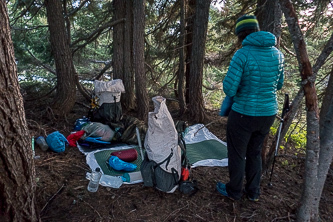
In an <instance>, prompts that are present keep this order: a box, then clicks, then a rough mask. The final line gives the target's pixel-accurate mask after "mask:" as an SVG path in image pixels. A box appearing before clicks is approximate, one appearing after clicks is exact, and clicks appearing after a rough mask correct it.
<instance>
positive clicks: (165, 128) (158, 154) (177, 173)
mask: <svg viewBox="0 0 333 222" xmlns="http://www.w3.org/2000/svg"><path fill="white" fill-rule="evenodd" d="M152 100H153V102H154V107H155V109H154V112H149V114H148V129H147V133H146V137H145V142H144V147H145V149H146V155H145V159H144V160H143V162H142V164H141V167H140V170H141V175H142V178H143V182H144V186H148V187H155V188H156V189H158V190H160V191H163V192H167V193H173V192H174V191H175V190H176V189H177V188H178V184H179V181H180V177H181V148H180V146H179V145H178V132H177V130H176V128H175V125H174V122H173V119H172V117H171V115H170V113H169V111H168V109H167V106H166V99H165V98H163V97H162V96H156V97H154V98H153V99H152Z"/></svg>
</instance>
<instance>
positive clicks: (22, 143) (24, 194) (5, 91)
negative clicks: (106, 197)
mask: <svg viewBox="0 0 333 222" xmlns="http://www.w3.org/2000/svg"><path fill="white" fill-rule="evenodd" d="M0 29H1V30H0V73H1V74H0V138H1V139H0V221H38V220H39V215H38V213H37V210H36V201H35V188H36V186H35V181H36V176H35V170H34V169H35V167H34V162H33V157H32V149H31V136H30V135H29V130H28V127H27V123H26V119H25V111H24V107H23V99H22V96H21V93H20V90H19V89H20V86H19V83H18V77H17V69H16V63H15V56H14V48H13V43H12V39H11V35H10V27H9V21H8V14H7V8H6V3H5V1H0Z"/></svg>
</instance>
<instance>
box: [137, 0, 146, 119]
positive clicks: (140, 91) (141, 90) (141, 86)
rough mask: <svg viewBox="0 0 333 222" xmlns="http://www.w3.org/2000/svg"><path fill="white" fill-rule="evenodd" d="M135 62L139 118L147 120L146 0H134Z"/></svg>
mask: <svg viewBox="0 0 333 222" xmlns="http://www.w3.org/2000/svg"><path fill="white" fill-rule="evenodd" d="M133 11H134V13H133V19H134V21H135V22H134V24H133V64H134V67H135V90H136V104H137V112H138V118H139V119H141V120H143V121H147V118H148V108H149V107H148V104H149V103H148V93H147V89H146V85H147V80H146V72H145V66H144V65H145V56H144V50H145V45H144V43H145V39H144V34H145V0H135V1H133Z"/></svg>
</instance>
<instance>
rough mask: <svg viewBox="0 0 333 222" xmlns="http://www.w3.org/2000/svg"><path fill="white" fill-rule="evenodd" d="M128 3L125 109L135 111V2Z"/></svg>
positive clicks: (125, 50)
mask: <svg viewBox="0 0 333 222" xmlns="http://www.w3.org/2000/svg"><path fill="white" fill-rule="evenodd" d="M125 2H126V15H125V17H126V21H125V36H124V42H123V44H124V86H125V90H126V93H125V95H124V99H123V105H124V107H125V109H127V110H132V109H135V93H134V71H133V1H132V0H128V1H125Z"/></svg>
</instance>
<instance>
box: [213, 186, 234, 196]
mask: <svg viewBox="0 0 333 222" xmlns="http://www.w3.org/2000/svg"><path fill="white" fill-rule="evenodd" d="M216 189H217V191H218V192H219V193H220V194H222V195H223V196H225V197H228V198H229V199H231V200H234V199H233V198H232V197H230V196H229V195H228V193H227V190H226V186H225V184H224V183H221V182H217V184H216Z"/></svg>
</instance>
